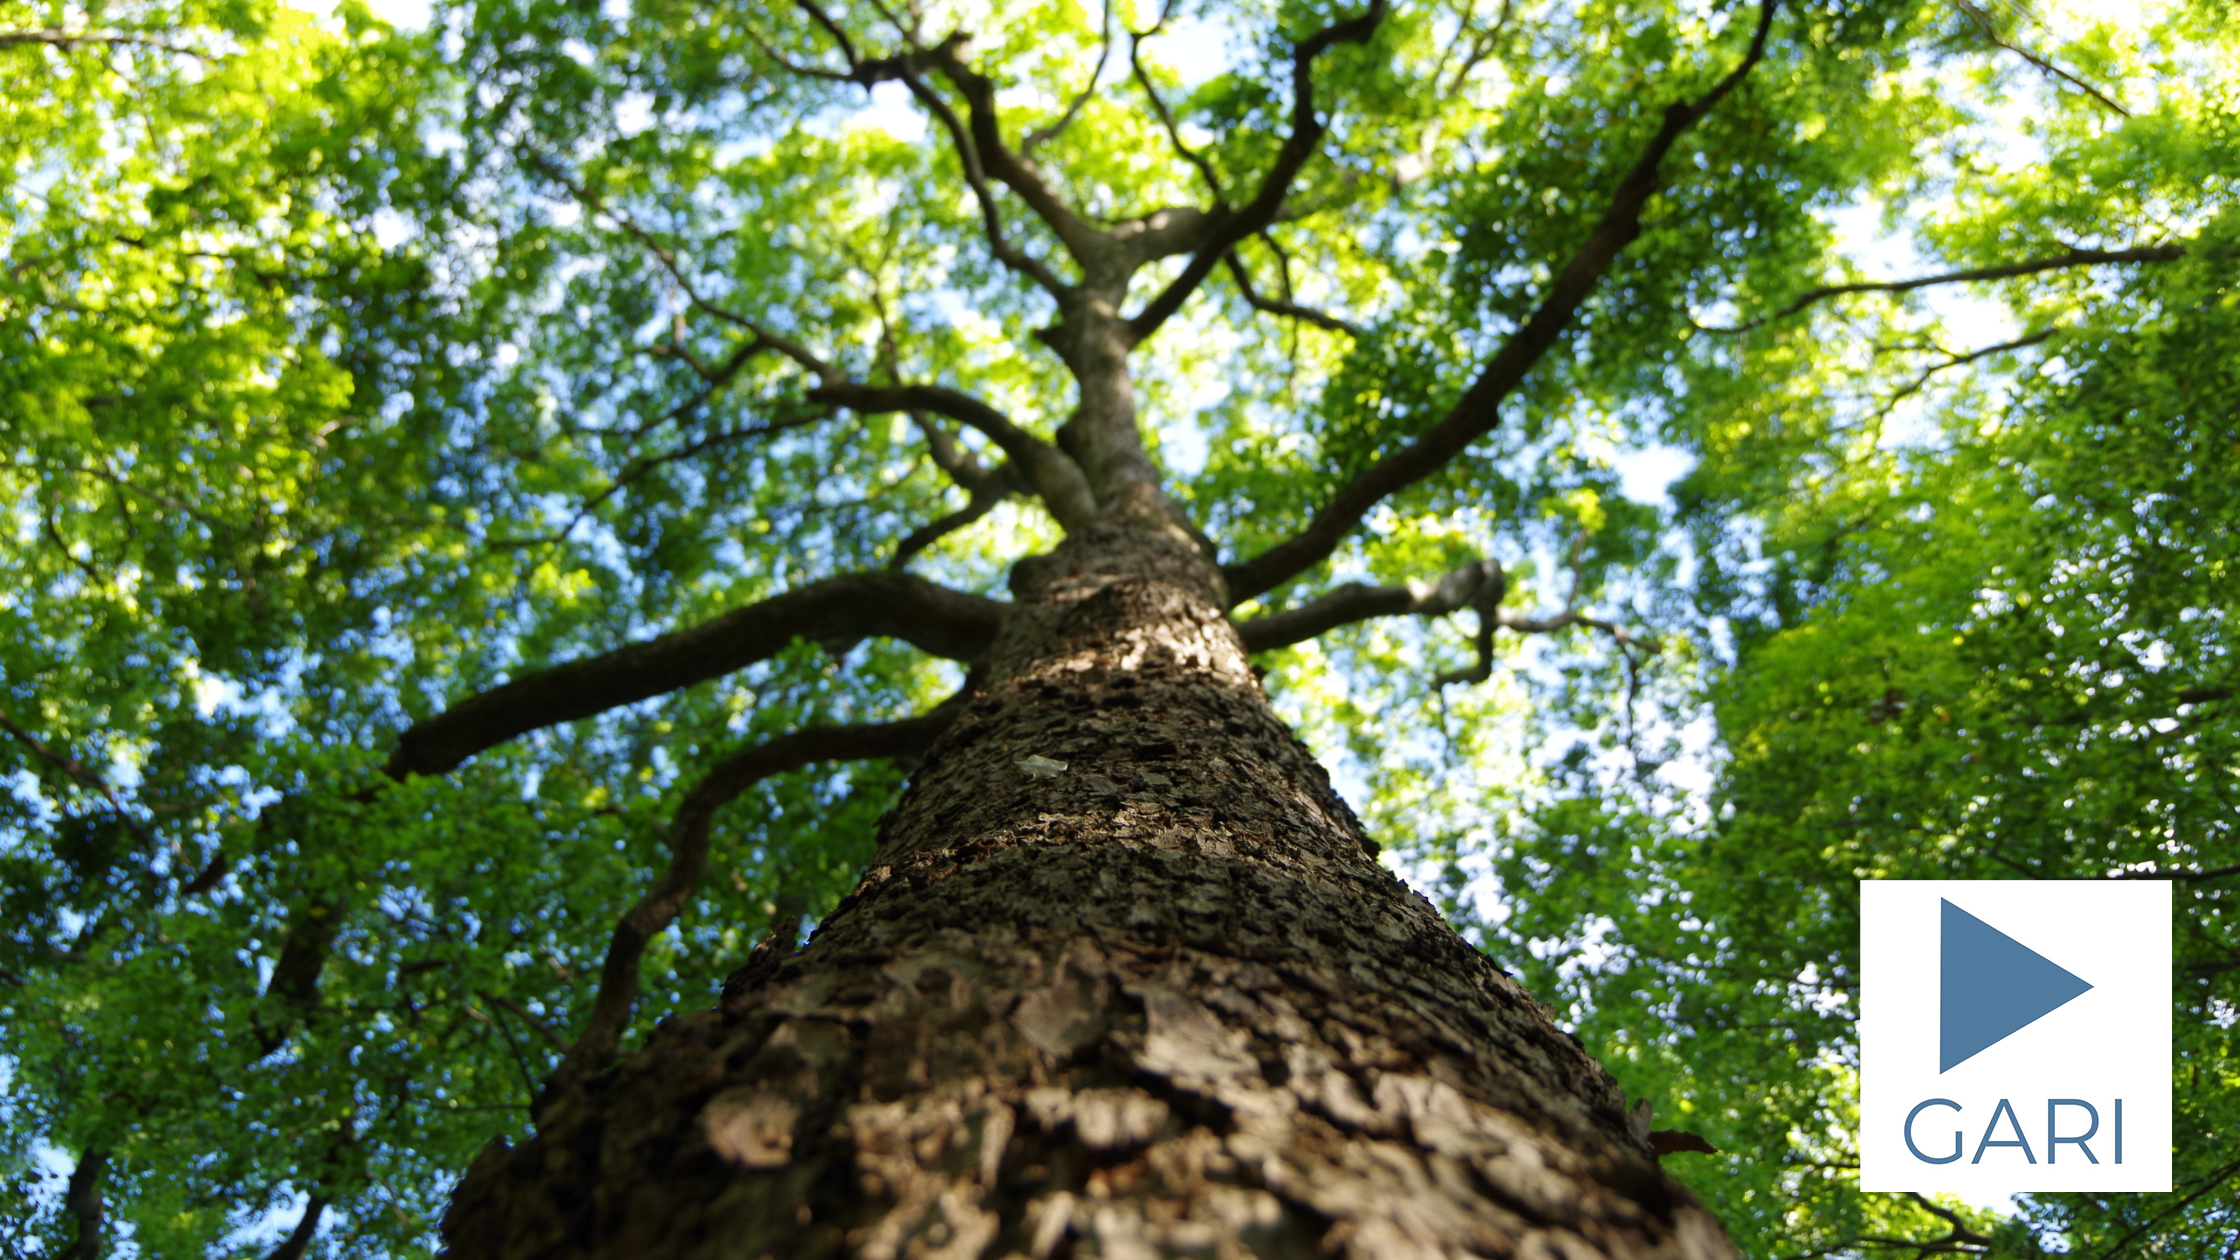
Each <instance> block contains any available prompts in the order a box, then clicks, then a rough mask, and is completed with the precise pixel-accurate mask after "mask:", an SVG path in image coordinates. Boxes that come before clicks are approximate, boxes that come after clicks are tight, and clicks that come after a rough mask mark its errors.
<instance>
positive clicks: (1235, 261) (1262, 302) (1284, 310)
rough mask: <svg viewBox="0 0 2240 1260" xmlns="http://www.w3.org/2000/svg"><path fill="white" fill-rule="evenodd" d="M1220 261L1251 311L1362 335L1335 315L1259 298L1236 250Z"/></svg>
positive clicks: (1257, 291)
mask: <svg viewBox="0 0 2240 1260" xmlns="http://www.w3.org/2000/svg"><path fill="white" fill-rule="evenodd" d="M1222 261H1224V262H1226V263H1227V264H1228V265H1229V274H1230V276H1232V277H1233V278H1235V280H1236V282H1237V291H1238V292H1240V293H1242V294H1243V295H1244V300H1245V302H1246V304H1248V305H1250V306H1251V307H1252V309H1254V310H1256V311H1266V312H1267V313H1268V314H1270V315H1282V316H1285V317H1287V318H1290V319H1297V320H1304V321H1306V322H1307V323H1310V324H1313V325H1314V326H1315V327H1317V328H1321V329H1325V330H1327V331H1329V332H1334V333H1344V334H1345V335H1346V336H1348V337H1354V338H1359V337H1360V336H1361V329H1360V328H1358V327H1356V326H1355V325H1353V324H1349V323H1347V322H1346V321H1345V320H1342V319H1339V318H1338V317H1337V316H1335V315H1330V314H1327V313H1325V312H1322V311H1318V310H1315V309H1314V308H1313V307H1311V306H1301V305H1299V304H1298V303H1296V302H1292V301H1289V300H1287V299H1284V298H1269V297H1262V296H1261V295H1260V291H1259V290H1258V289H1256V288H1254V287H1253V285H1252V273H1251V272H1250V271H1248V270H1246V269H1245V265H1244V260H1243V259H1241V258H1238V257H1237V251H1235V250H1230V251H1229V253H1228V255H1227V256H1226V257H1225V258H1224V259H1223V260H1222Z"/></svg>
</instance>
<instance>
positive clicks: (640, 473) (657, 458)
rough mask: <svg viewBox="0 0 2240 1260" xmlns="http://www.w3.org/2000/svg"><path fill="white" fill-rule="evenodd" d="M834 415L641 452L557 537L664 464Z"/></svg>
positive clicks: (812, 415)
mask: <svg viewBox="0 0 2240 1260" xmlns="http://www.w3.org/2000/svg"><path fill="white" fill-rule="evenodd" d="M831 417H832V409H831V408H829V407H826V408H820V409H818V410H816V411H812V412H809V413H808V414H806V415H802V416H797V417H795V418H793V419H791V420H777V421H773V422H771V423H769V424H750V425H744V426H741V427H740V428H736V429H722V430H719V431H717V432H715V433H711V434H709V435H707V436H706V437H703V438H701V439H700V440H699V441H697V442H687V443H686V444H684V445H683V446H680V447H678V448H677V449H675V450H673V451H664V452H662V453H661V454H659V455H646V456H640V457H639V458H637V459H634V460H632V461H630V466H629V467H628V468H626V469H624V470H623V471H622V473H621V474H620V475H619V476H617V477H616V478H615V479H614V480H613V481H612V482H610V483H609V484H608V486H607V488H606V489H604V490H601V491H600V492H599V493H597V494H595V495H592V496H591V497H590V498H588V499H585V500H584V501H583V506H582V507H579V508H577V509H576V514H575V516H574V517H573V518H572V519H570V520H569V522H568V523H567V525H566V526H565V527H564V528H562V529H561V530H560V532H559V533H558V534H556V535H554V537H556V538H566V537H567V536H568V535H570V534H572V533H574V532H575V529H576V526H578V525H581V524H582V523H583V522H584V519H585V518H586V517H588V516H590V515H591V514H592V513H593V512H596V511H598V510H599V505H600V504H602V503H605V502H606V501H607V500H609V499H611V498H613V497H614V496H616V495H617V494H620V493H622V491H624V490H625V489H627V488H629V487H630V486H631V485H632V484H634V483H636V482H637V481H639V480H641V479H643V478H644V477H645V475H646V474H648V473H650V472H652V471H653V470H654V469H656V468H659V467H661V466H662V465H664V464H674V463H677V462H679V461H681V460H687V459H691V458H692V457H693V456H695V455H703V454H706V453H707V452H709V451H711V450H714V449H715V448H716V447H719V446H728V445H730V444H731V443H733V442H743V441H745V440H747V439H748V438H758V437H769V436H770V435H771V434H773V433H784V432H785V431H787V430H788V429H800V428H806V427H807V426H809V425H812V424H816V423H819V422H820V421H824V420H828V419H830V418H831Z"/></svg>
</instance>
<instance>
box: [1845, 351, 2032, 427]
mask: <svg viewBox="0 0 2240 1260" xmlns="http://www.w3.org/2000/svg"><path fill="white" fill-rule="evenodd" d="M2052 336H2053V329H2051V328H2046V329H2041V330H2039V331H2037V332H2034V333H2030V334H2028V335H2026V336H2022V337H2017V338H2015V339H2014V340H2012V341H2002V342H2000V343H1999V344H1997V345H1993V346H1985V347H1983V348H1982V349H1980V350H1969V351H1965V352H1962V353H1960V354H1950V353H1948V354H1946V355H1945V357H1944V361H1943V362H1941V363H1935V364H1932V365H1930V366H1929V367H1927V368H1925V369H1923V370H1922V371H1921V373H1920V374H1919V375H1917V376H1915V377H1914V378H1913V379H1912V380H1910V381H1907V382H1906V383H1905V384H1904V385H1901V386H1899V387H1898V389H1897V391H1896V392H1894V393H1892V394H1891V395H1890V396H1889V397H1888V398H1885V399H1883V400H1882V407H1881V409H1880V410H1878V411H1877V412H1876V413H1875V423H1876V427H1877V430H1878V431H1879V429H1880V425H1881V422H1882V421H1883V420H1885V419H1887V418H1888V417H1889V415H1890V413H1891V412H1892V411H1895V410H1897V407H1898V404H1899V403H1901V402H1904V401H1905V400H1906V399H1908V398H1911V397H1913V396H1914V395H1915V394H1918V393H1920V392H1921V391H1922V390H1923V389H1925V388H1927V386H1928V384H1929V382H1930V381H1931V380H1933V379H1935V377H1936V375H1937V374H1938V373H1939V372H1946V371H1950V370H1951V369H1953V368H1956V367H1965V366H1966V365H1968V364H1970V363H1974V362H1976V361H1977V360H1979V359H1988V358H1990V357H1991V356H1992V355H1995V354H2004V353H2006V352H2007V351H2009V350H2023V349H2027V348H2028V347H2030V346H2034V345H2037V344H2039V343H2040V342H2043V341H2045V340H2046V339H2048V338H2050V337H2052Z"/></svg>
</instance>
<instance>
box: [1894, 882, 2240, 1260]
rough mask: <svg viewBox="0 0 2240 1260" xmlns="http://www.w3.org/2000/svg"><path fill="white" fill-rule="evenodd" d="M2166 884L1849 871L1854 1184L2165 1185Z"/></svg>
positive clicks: (1966, 1193)
mask: <svg viewBox="0 0 2240 1260" xmlns="http://www.w3.org/2000/svg"><path fill="white" fill-rule="evenodd" d="M2172 882H2173V881H2171V880H2167V879H2151V880H2150V879H1864V880H1861V881H1859V989H1858V993H1859V1022H1858V1030H1859V1113H1858V1114H1859V1129H1858V1142H1859V1188H1860V1189H1861V1190H1865V1191H1870V1192H1874V1193H1880V1194H1894V1193H1897V1192H1899V1191H1908V1190H1910V1191H1913V1192H1916V1193H1919V1194H1955V1195H1959V1196H1961V1197H1962V1198H1963V1199H1965V1200H1966V1201H1967V1202H1969V1203H1976V1204H1987V1203H1999V1204H2006V1203H2008V1202H2009V1201H2010V1200H2011V1198H2012V1196H2014V1195H2016V1194H2020V1193H2024V1192H2029V1193H2036V1192H2039V1191H2047V1192H2054V1191H2059V1192H2062V1193H2081V1194H2107V1193H2128V1192H2132V1191H2138V1192H2141V1193H2153V1194H2163V1193H2167V1192H2168V1191H2169V1189H2170V1186H2171V1175H2170V1173H2171V1153H2172V1151H2173V1150H2174V1147H2173V1145H2172V1142H2173V1138H2172V1133H2173V1117H2174V1116H2175V1114H2176V1112H2175V1110H2174V1109H2173V1108H2172V1106H2171V1093H2170V1077H2171V1071H2170V1068H2171V1063H2170V1026H2171V1019H2172V1016H2173V1015H2174V1014H2175V1013H2176V1010H2177V1008H2176V1007H2175V1006H2174V1005H2173V1003H2172V1001H2171V996H2172V995H2171V986H2170V931H2171V918H2170V915H2171V891H2172V889H2171V885H2172ZM1962 907H1965V909H1963V908H1962ZM1994 925H1996V926H1994ZM2009 932H2012V933H2013V934H2014V935H2012V936H2009V935H2008V933H2009ZM2040 950H2043V951H2044V952H2043V953H2040V952H2039V951H2040ZM2072 967H2073V968H2075V969H2076V970H2074V971H2071V970H2070V968H2072ZM2230 1260H2240V1256H2234V1257H2231V1258H2230Z"/></svg>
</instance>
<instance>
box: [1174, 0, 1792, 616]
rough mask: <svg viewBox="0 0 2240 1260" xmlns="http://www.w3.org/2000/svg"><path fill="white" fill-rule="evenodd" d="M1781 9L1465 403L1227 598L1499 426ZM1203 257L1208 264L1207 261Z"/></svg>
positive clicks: (1582, 249)
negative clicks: (1673, 156)
mask: <svg viewBox="0 0 2240 1260" xmlns="http://www.w3.org/2000/svg"><path fill="white" fill-rule="evenodd" d="M1779 3H1780V0H1763V3H1762V4H1761V6H1760V8H1759V10H1758V25H1757V29H1756V31H1755V32H1754V33H1753V34H1752V35H1751V37H1750V46H1749V49H1748V50H1747V51H1746V52H1745V53H1744V54H1743V56H1742V60H1741V62H1740V63H1739V64H1738V65H1736V66H1735V68H1734V69H1733V70H1732V71H1730V72H1729V73H1728V74H1727V75H1726V77H1724V78H1722V79H1720V80H1719V82H1718V83H1717V84H1715V85H1713V86H1712V88H1711V90H1710V91H1708V92H1705V93H1704V94H1703V95H1702V96H1700V97H1697V98H1696V99H1695V100H1693V101H1689V102H1685V103H1681V104H1675V105H1671V106H1668V107H1666V109H1665V112H1664V121H1663V124H1662V125H1661V126H1659V127H1658V128H1657V132H1656V135H1654V136H1653V137H1651V139H1650V141H1649V144H1648V147H1647V148H1646V149H1644V150H1643V152H1642V154H1641V157H1640V159H1639V160H1637V161H1636V162H1635V163H1634V165H1633V168H1632V169H1631V170H1629V171H1627V172H1626V175H1625V178H1624V179H1622V180H1620V181H1619V183H1618V187H1617V191H1616V192H1614V193H1613V194H1612V195H1611V198H1610V204H1609V205H1608V206H1607V207H1606V208H1604V210H1603V212H1602V217H1601V219H1600V220H1598V221H1597V222H1596V223H1595V226H1594V230H1593V231H1591V232H1589V233H1588V234H1587V239H1586V241H1585V242H1584V243H1582V244H1581V245H1580V246H1579V248H1578V250H1577V251H1576V252H1574V253H1573V254H1572V256H1571V259H1570V261H1569V262H1567V263H1566V264H1565V265H1564V268H1563V270H1562V272H1561V273H1559V274H1558V275H1557V277H1556V279H1555V282H1554V283H1553V284H1552V285H1550V286H1549V289H1548V293H1547V296H1546V297H1544V298H1542V299H1541V302H1540V305H1539V307H1538V309H1536V310H1534V311H1533V313H1532V316H1531V318H1529V319H1527V320H1526V321H1525V322H1524V325H1523V326H1522V327H1520V328H1518V329H1517V330H1516V331H1515V332H1514V333H1512V334H1510V336H1509V339H1508V340H1507V341H1505V342H1504V343H1502V346H1501V349H1500V350H1498V351H1496V352H1495V354H1494V356H1493V358H1492V359H1490V360H1489V361H1488V362H1487V363H1486V366H1485V369H1484V370H1483V371H1482V372H1480V373H1479V375H1478V379H1477V380H1476V381H1475V382H1473V383H1472V384H1471V386H1470V388H1469V390H1468V391H1467V392H1465V393H1464V394H1463V396H1462V398H1461V400H1460V401H1458V402H1457V403H1456V404H1455V405H1454V408H1453V409H1452V410H1451V411H1449V412H1448V413H1447V415H1446V417H1445V418H1444V419H1442V420H1440V421H1439V423H1437V424H1436V425H1433V426H1432V428H1431V429H1430V431H1429V432H1426V433H1425V434H1424V435H1423V436H1422V437H1419V438H1417V439H1416V440H1415V441H1414V442H1411V443H1409V444H1408V445H1407V446H1406V447H1404V448H1403V449H1401V450H1399V451H1397V452H1395V453H1393V454H1392V455H1390V456H1388V457H1386V458H1385V459H1382V460H1379V461H1378V462H1377V463H1376V464H1374V465H1372V466H1371V467H1370V468H1369V469H1368V471H1366V472H1364V473H1362V474H1361V475H1360V476H1358V477H1356V478H1354V479H1353V480H1352V481H1351V482H1349V483H1347V484H1346V485H1345V486H1344V487H1342V488H1341V489H1340V490H1339V491H1338V493H1337V494H1336V495H1335V496H1334V497H1333V498H1332V499H1331V500H1330V502H1329V504H1328V505H1327V506H1325V507H1324V508H1323V509H1322V510H1321V511H1320V512H1318V513H1316V514H1315V516H1314V519H1313V520H1312V521H1310V522H1309V523H1308V525H1307V527H1306V529H1304V530H1302V531H1301V532H1300V533H1299V534H1298V535H1297V536H1296V537H1293V538H1291V539H1290V540H1288V541H1286V542H1283V543H1279V544H1277V545H1276V546H1274V547H1271V548H1269V549H1268V550H1267V551H1265V552H1262V553H1261V554H1260V555H1258V556H1255V557H1254V558H1252V559H1251V560H1249V561H1246V562H1245V563H1243V564H1236V565H1229V566H1226V567H1225V568H1224V569H1223V573H1222V575H1223V576H1224V577H1225V578H1226V579H1227V580H1228V584H1229V594H1230V598H1232V599H1236V600H1245V599H1250V598H1252V597H1253V596H1255V595H1259V594H1262V593H1264V592H1266V591H1269V590H1272V589H1274V588H1275V587H1276V586H1278V585H1280V584H1282V583H1284V582H1286V581H1289V580H1290V579H1291V578H1293V577H1296V576H1298V575H1299V574H1301V573H1303V572H1305V571H1306V570H1307V569H1309V568H1311V567H1313V566H1314V565H1317V564H1320V563H1321V562H1322V561H1324V560H1326V559H1328V558H1329V556H1330V554H1331V553H1332V552H1334V551H1336V550H1337V549H1338V544H1339V542H1340V541H1342V540H1343V539H1344V538H1345V536H1346V535H1347V534H1348V533H1351V532H1352V530H1353V528H1354V526H1356V525H1358V524H1360V523H1361V518H1362V517H1363V516H1365V515H1366V514H1367V513H1368V511H1369V509H1370V508H1372V507H1374V506H1376V505H1377V503H1379V502H1380V501H1382V500H1383V499H1384V498H1385V497H1386V496H1387V495H1390V494H1393V493H1394V492H1396V491H1398V490H1401V489H1402V488H1404V487H1407V486H1410V485H1413V484H1414V483H1416V482H1418V481H1420V480H1422V479H1423V478H1425V477H1427V476H1430V475H1431V474H1432V473H1433V472H1435V471H1437V470H1438V469H1439V468H1440V467H1441V466H1443V465H1444V464H1446V462H1447V461H1448V460H1450V459H1453V458H1454V457H1455V456H1457V455H1459V454H1461V453H1462V452H1463V451H1464V450H1465V449H1467V448H1468V447H1469V445H1470V444H1471V443H1472V442H1475V441H1477V440H1478V439H1479V438H1481V437H1483V436H1485V435H1486V434H1488V433H1490V432H1492V431H1493V429H1494V428H1495V427H1496V426H1497V425H1499V424H1500V422H1501V413H1500V406H1501V403H1502V401H1503V400H1504V399H1506V398H1507V397H1508V396H1509V394H1510V393H1511V392H1512V391H1514V390H1515V389H1516V388H1517V386H1518V385H1519V384H1520V383H1522V382H1523V380H1524V378H1525V375H1526V374H1527V373H1528V372H1530V371H1531V370H1532V368H1533V367H1534V366H1535V365H1537V364H1538V363H1539V362H1540V360H1541V359H1542V358H1543V357H1545V356H1546V355H1547V353H1548V351H1549V350H1551V349H1553V348H1554V346H1555V344H1556V341H1557V339H1558V337H1559V336H1560V335H1561V334H1562V332H1563V330H1564V329H1565V328H1566V327H1567V326H1568V325H1569V324H1570V323H1571V320H1572V318H1573V317H1574V316H1575V315H1577V314H1578V311H1579V307H1580V306H1581V305H1582V304H1583V303H1584V302H1585V301H1586V299H1587V296H1588V294H1590V293H1592V292H1593V291H1594V288H1595V286H1596V284H1598V283H1599V282H1600V281H1601V279H1602V276H1603V273H1604V272H1606V271H1608V270H1609V269H1610V265H1611V263H1613V262H1614V261H1616V259H1617V257H1618V255H1619V254H1620V253H1621V252H1623V251H1624V249H1625V248H1626V247H1627V246H1628V245H1630V244H1632V243H1633V240H1634V238H1635V237H1637V236H1639V235H1640V234H1641V215H1642V212H1643V211H1644V210H1645V209H1646V208H1647V207H1648V204H1649V199H1650V198H1651V197H1652V196H1654V195H1655V193H1656V191H1657V187H1658V169H1659V168H1660V167H1661V166H1662V165H1663V163H1664V159H1665V156H1666V155H1667V154H1669V153H1671V151H1672V149H1673V146H1674V145H1676V144H1678V143H1679V141H1680V137H1681V136H1682V135H1683V134H1685V133H1686V132H1687V130H1688V129H1689V128H1690V127H1693V126H1694V125H1695V124H1696V123H1697V122H1699V121H1701V120H1702V119H1703V117H1704V116H1705V115H1707V114H1709V113H1710V112H1711V110H1712V108H1713V107H1714V106H1716V105H1717V104H1718V103H1719V102H1720V101H1721V100H1723V99H1724V98H1725V97H1726V95H1727V94H1728V93H1729V92H1732V91H1733V90H1734V89H1735V87H1736V86H1737V85H1739V84H1740V83H1741V82H1742V81H1743V79H1744V78H1745V77H1746V76H1748V75H1749V73H1750V71H1751V69H1752V68H1753V67H1755V66H1756V65H1757V64H1758V62H1759V60H1760V59H1761V58H1762V57H1764V56H1765V49H1766V39H1767V36H1768V35H1769V34H1771V32H1772V29H1773V15H1774V11H1775V9H1776V8H1778V7H1779ZM1201 257H1202V255H1201Z"/></svg>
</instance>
